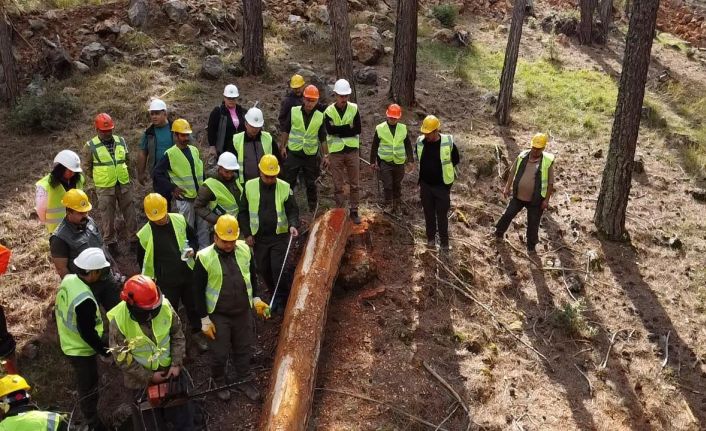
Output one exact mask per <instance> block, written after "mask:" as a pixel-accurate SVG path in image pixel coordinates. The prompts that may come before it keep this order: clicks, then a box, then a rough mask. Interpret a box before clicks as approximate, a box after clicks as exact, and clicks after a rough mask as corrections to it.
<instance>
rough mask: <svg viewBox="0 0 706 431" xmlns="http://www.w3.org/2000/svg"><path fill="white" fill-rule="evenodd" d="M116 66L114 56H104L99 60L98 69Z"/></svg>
mask: <svg viewBox="0 0 706 431" xmlns="http://www.w3.org/2000/svg"><path fill="white" fill-rule="evenodd" d="M114 64H115V57H113V56H112V55H108V54H106V55H104V56H102V57H100V58H98V67H101V68H103V69H107V68H109V67H111V66H113V65H114Z"/></svg>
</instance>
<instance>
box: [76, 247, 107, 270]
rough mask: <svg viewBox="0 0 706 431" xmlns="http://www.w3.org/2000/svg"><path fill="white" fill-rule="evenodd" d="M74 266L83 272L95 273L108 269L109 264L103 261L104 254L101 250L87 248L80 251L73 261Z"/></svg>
mask: <svg viewBox="0 0 706 431" xmlns="http://www.w3.org/2000/svg"><path fill="white" fill-rule="evenodd" d="M74 265H76V266H78V267H79V268H81V269H83V270H84V271H95V270H98V269H103V268H107V267H109V266H110V263H108V261H107V260H106V259H105V254H104V253H103V250H102V249H100V248H98V247H89V248H87V249H85V250H84V251H82V252H81V253H80V254H79V255H78V256H77V257H76V259H74Z"/></svg>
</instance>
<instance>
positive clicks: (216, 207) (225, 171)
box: [194, 151, 243, 226]
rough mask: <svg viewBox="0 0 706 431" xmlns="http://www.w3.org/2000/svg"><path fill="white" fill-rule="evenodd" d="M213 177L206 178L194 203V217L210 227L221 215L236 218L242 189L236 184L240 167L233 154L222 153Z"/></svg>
mask: <svg viewBox="0 0 706 431" xmlns="http://www.w3.org/2000/svg"><path fill="white" fill-rule="evenodd" d="M217 166H218V168H217V169H216V173H215V175H213V176H212V177H209V178H206V181H204V182H203V186H202V187H201V188H200V189H199V193H198V195H197V196H196V201H194V209H195V210H196V215H198V216H199V217H200V218H202V219H203V220H205V221H206V222H207V223H208V224H210V225H211V226H213V225H215V224H216V221H218V217H220V216H222V215H223V214H230V215H232V216H236V217H237V216H238V202H240V196H241V195H242V193H243V188H242V186H241V185H240V183H239V182H238V172H239V171H240V165H239V164H238V159H237V157H236V156H235V154H233V153H231V152H228V151H226V152H224V153H222V154H221V155H220V156H219V157H218V165H217Z"/></svg>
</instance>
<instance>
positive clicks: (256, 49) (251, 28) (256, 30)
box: [242, 0, 265, 75]
mask: <svg viewBox="0 0 706 431" xmlns="http://www.w3.org/2000/svg"><path fill="white" fill-rule="evenodd" d="M243 22H244V24H245V25H244V26H243V59H242V64H243V67H244V68H245V71H246V72H247V73H248V74H250V75H260V74H261V73H263V72H264V71H265V44H264V36H263V25H262V1H261V0H243Z"/></svg>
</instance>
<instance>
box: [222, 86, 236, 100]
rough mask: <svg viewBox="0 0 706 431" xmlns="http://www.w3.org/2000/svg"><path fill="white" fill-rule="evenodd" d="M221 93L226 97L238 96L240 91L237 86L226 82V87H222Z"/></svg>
mask: <svg viewBox="0 0 706 431" xmlns="http://www.w3.org/2000/svg"><path fill="white" fill-rule="evenodd" d="M223 95H224V96H226V97H238V96H240V93H239V92H238V87H236V86H235V85H233V84H228V85H226V88H224V89H223Z"/></svg>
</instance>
